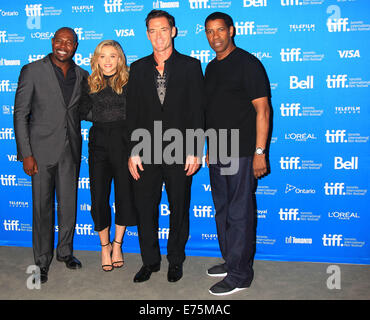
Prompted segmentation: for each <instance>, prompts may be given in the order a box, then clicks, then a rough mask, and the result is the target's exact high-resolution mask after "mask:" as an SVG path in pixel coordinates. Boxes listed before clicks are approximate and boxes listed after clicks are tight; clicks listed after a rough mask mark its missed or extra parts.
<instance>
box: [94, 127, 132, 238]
mask: <svg viewBox="0 0 370 320" xmlns="http://www.w3.org/2000/svg"><path fill="white" fill-rule="evenodd" d="M89 175H90V192H91V215H92V218H93V220H94V224H95V228H94V229H95V231H102V230H103V229H105V228H107V227H110V226H111V220H112V218H111V207H110V203H109V200H110V194H111V185H112V181H113V182H114V196H115V223H116V224H117V225H121V226H132V225H136V213H135V209H134V203H133V195H132V187H131V181H130V176H129V171H128V167H127V138H126V131H125V126H124V125H123V124H122V122H121V121H117V122H110V123H103V124H94V126H93V127H92V128H91V129H90V134H89Z"/></svg>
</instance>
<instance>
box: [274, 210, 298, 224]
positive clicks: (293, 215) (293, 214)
mask: <svg viewBox="0 0 370 320" xmlns="http://www.w3.org/2000/svg"><path fill="white" fill-rule="evenodd" d="M279 216H280V220H282V221H288V220H289V221H291V220H294V221H295V220H299V218H298V209H297V208H290V209H283V208H280V211H279Z"/></svg>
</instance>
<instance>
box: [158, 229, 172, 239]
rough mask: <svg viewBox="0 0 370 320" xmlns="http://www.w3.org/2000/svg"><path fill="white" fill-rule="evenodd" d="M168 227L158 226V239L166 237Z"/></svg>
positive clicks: (168, 230) (168, 231)
mask: <svg viewBox="0 0 370 320" xmlns="http://www.w3.org/2000/svg"><path fill="white" fill-rule="evenodd" d="M169 233H170V228H158V239H168V235H169Z"/></svg>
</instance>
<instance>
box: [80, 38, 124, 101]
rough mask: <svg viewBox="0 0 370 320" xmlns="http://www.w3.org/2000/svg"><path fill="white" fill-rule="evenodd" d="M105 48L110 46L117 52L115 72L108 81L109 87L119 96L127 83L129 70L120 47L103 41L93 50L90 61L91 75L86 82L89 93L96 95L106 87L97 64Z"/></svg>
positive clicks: (112, 41)
mask: <svg viewBox="0 0 370 320" xmlns="http://www.w3.org/2000/svg"><path fill="white" fill-rule="evenodd" d="M105 46H112V47H113V48H115V49H116V50H117V51H118V55H119V59H118V65H117V72H116V74H115V75H114V76H113V77H110V78H109V79H108V81H109V85H110V87H111V88H112V89H113V90H114V91H115V92H116V93H118V94H121V93H122V88H123V86H124V85H125V84H126V83H127V81H128V75H129V69H128V67H127V65H126V59H125V55H124V53H123V50H122V47H121V45H120V44H119V43H118V42H117V41H114V40H104V41H102V42H100V43H99V44H98V45H97V47H96V48H95V51H94V55H93V56H92V58H91V61H90V65H91V70H92V73H91V75H90V76H89V77H88V80H87V81H88V84H89V87H90V93H97V92H99V91H101V90H103V89H104V88H106V86H107V81H106V80H105V78H104V75H103V71H102V70H101V69H100V67H99V64H98V58H99V56H100V54H101V50H102V48H103V47H105Z"/></svg>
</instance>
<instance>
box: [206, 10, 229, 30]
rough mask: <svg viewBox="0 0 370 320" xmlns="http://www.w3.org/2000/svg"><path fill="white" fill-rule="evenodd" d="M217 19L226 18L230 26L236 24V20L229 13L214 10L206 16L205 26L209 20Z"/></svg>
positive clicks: (226, 22) (227, 24)
mask: <svg viewBox="0 0 370 320" xmlns="http://www.w3.org/2000/svg"><path fill="white" fill-rule="evenodd" d="M216 19H222V20H224V21H225V24H226V26H227V27H228V28H230V27H232V26H234V21H233V19H232V18H231V17H230V16H229V15H228V14H226V13H223V12H213V13H211V14H210V15H209V16H208V17H207V18H206V20H205V22H204V27H206V25H207V22H208V21H210V20H216Z"/></svg>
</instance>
